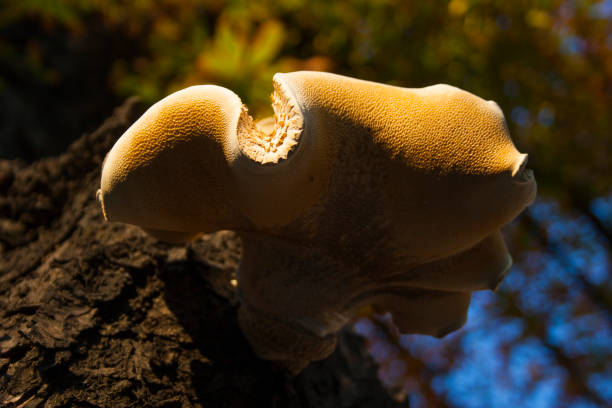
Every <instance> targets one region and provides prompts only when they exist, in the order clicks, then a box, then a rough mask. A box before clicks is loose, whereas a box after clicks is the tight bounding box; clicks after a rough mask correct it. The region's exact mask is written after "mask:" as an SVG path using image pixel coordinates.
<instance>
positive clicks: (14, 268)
mask: <svg viewBox="0 0 612 408" xmlns="http://www.w3.org/2000/svg"><path fill="white" fill-rule="evenodd" d="M141 113H142V107H141V106H140V105H139V104H138V103H137V102H136V101H135V100H130V101H127V102H126V103H125V104H124V105H123V106H122V107H121V108H119V109H117V111H116V112H115V114H114V115H113V116H112V117H111V118H109V119H108V120H107V121H106V122H105V123H104V124H103V125H102V126H101V127H100V128H99V129H98V130H96V131H95V132H93V133H92V134H90V135H86V136H84V137H83V138H81V139H80V140H78V141H77V142H75V143H74V144H73V145H72V146H71V147H70V148H69V149H68V151H67V152H65V153H64V154H62V155H61V156H59V157H55V158H49V159H43V160H40V161H38V162H35V163H33V164H31V165H25V164H23V163H21V162H18V161H0V406H7V407H31V408H33V407H132V406H133V407H192V406H205V407H255V406H261V407H398V406H400V404H399V403H397V402H395V401H393V400H392V399H391V398H390V397H389V396H388V395H387V393H386V392H385V390H384V389H383V387H382V385H381V384H380V382H379V380H378V379H377V377H376V367H375V365H374V363H373V362H372V359H371V358H370V357H369V356H368V355H367V352H366V351H365V348H364V344H363V342H362V341H361V339H360V338H359V337H357V336H356V335H355V334H353V333H351V332H350V331H349V330H345V331H344V332H343V333H342V335H341V336H340V339H339V345H338V349H337V350H336V352H335V353H334V354H333V355H332V356H331V357H330V358H328V359H326V360H324V361H320V362H317V363H314V364H312V365H311V366H310V367H308V368H307V369H306V370H304V371H303V372H302V373H301V374H300V375H299V376H297V377H295V378H293V377H291V376H289V375H288V374H286V373H285V372H284V371H282V370H281V369H280V368H279V367H277V366H275V365H274V364H272V363H269V362H266V361H262V360H259V359H258V358H256V357H255V356H254V355H253V353H252V351H251V349H250V347H249V345H248V343H247V342H246V340H245V338H244V337H243V335H242V333H241V332H240V330H239V328H238V325H237V323H236V300H235V289H234V287H233V286H232V284H231V280H232V279H233V277H234V276H235V270H236V266H237V263H238V261H239V258H240V241H239V240H238V238H237V237H236V236H235V235H234V234H233V233H231V232H227V231H225V232H219V233H216V234H211V235H206V236H204V237H202V238H200V239H198V240H196V241H195V242H193V243H191V244H189V245H187V246H170V245H166V244H162V243H159V242H156V241H155V240H153V239H152V238H150V237H148V236H147V235H145V234H144V233H143V232H142V231H141V230H140V229H138V228H136V227H133V226H128V225H123V224H114V223H106V222H104V220H103V218H102V213H101V210H100V208H99V205H98V203H97V201H96V199H95V192H96V189H97V188H98V185H99V178H100V168H101V164H102V160H103V158H104V155H105V154H106V152H107V151H108V150H109V149H110V148H111V146H112V145H113V143H114V142H115V141H116V140H117V138H118V137H119V136H120V135H121V134H122V133H123V131H124V130H125V129H126V128H127V127H128V126H129V125H130V124H131V123H132V122H133V121H134V120H135V119H136V118H137V117H138V116H139V115H140V114H141ZM177 182H179V180H177ZM401 406H403V405H401Z"/></svg>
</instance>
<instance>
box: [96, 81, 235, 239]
mask: <svg viewBox="0 0 612 408" xmlns="http://www.w3.org/2000/svg"><path fill="white" fill-rule="evenodd" d="M241 109H242V103H241V101H240V98H239V97H238V96H237V95H236V94H234V93H233V92H231V91H229V90H227V89H225V88H221V87H218V86H213V85H201V86H192V87H189V88H186V89H183V90H181V91H178V92H176V93H173V94H172V95H170V96H168V97H166V98H164V99H162V100H161V101H159V102H158V103H156V104H155V105H153V106H152V107H151V108H149V109H148V110H147V111H146V112H145V113H144V115H143V116H142V117H140V118H139V119H138V120H137V121H136V122H135V123H134V124H133V125H132V126H131V127H130V128H129V129H128V130H127V131H126V132H125V133H124V134H123V136H121V138H120V139H119V140H118V141H117V143H116V144H115V145H114V146H113V148H112V149H111V151H110V152H109V153H108V154H107V156H106V159H105V161H104V164H103V166H102V178H101V182H100V190H99V192H98V199H99V200H100V203H101V205H102V209H103V212H104V216H105V218H106V219H107V220H109V221H119V222H125V223H130V224H135V225H139V226H141V227H143V228H146V229H148V230H150V231H152V232H153V231H157V233H158V235H160V236H162V235H164V236H170V232H174V234H173V237H172V238H170V240H171V241H172V240H173V238H177V240H180V239H179V238H180V237H179V235H180V234H176V233H177V232H180V233H187V234H185V237H190V236H192V235H193V233H197V232H213V231H217V230H219V229H222V228H228V227H230V228H231V227H238V226H239V225H240V224H241V219H242V217H241V215H240V214H239V213H238V212H237V211H236V210H235V209H234V208H232V203H233V202H235V198H234V197H235V188H234V187H233V184H234V183H235V182H234V181H233V180H232V179H233V176H232V174H231V171H230V169H229V167H228V164H227V158H228V157H233V156H236V155H238V154H239V149H238V146H237V145H236V143H235V134H236V123H237V122H238V118H239V116H240V114H241ZM164 231H166V232H167V233H164ZM153 234H155V232H153Z"/></svg>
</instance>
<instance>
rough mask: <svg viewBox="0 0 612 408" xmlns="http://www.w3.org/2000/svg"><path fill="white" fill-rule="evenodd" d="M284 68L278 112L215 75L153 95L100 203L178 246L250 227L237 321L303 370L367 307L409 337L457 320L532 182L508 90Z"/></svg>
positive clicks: (500, 263) (269, 351) (498, 253)
mask: <svg viewBox="0 0 612 408" xmlns="http://www.w3.org/2000/svg"><path fill="white" fill-rule="evenodd" d="M273 82H274V93H273V95H272V100H273V109H274V120H272V119H265V120H263V121H260V122H255V121H254V120H253V119H252V118H251V117H250V116H249V114H248V111H247V108H246V107H245V106H244V105H243V104H242V102H241V100H240V98H239V97H238V96H237V95H236V94H234V93H233V92H232V91H230V90H227V89H225V88H221V87H218V86H213V85H200V86H193V87H189V88H186V89H183V90H181V91H178V92H176V93H174V94H172V95H170V96H168V97H166V98H164V99H162V100H161V101H159V102H158V103H156V104H155V105H153V106H152V107H151V108H150V109H149V110H148V111H147V112H146V113H145V114H144V115H143V116H142V117H141V118H140V119H138V120H137V121H136V122H135V123H134V124H133V125H132V126H131V127H130V128H129V129H128V130H127V131H126V132H125V134H124V135H123V136H122V137H121V138H120V139H119V140H118V141H117V143H116V144H115V146H114V147H113V148H112V150H111V151H110V152H109V154H108V155H107V157H106V159H105V162H104V164H103V170H102V178H101V188H100V190H99V191H98V199H99V201H100V203H101V205H102V210H103V212H104V217H105V218H106V219H107V220H109V221H119V222H124V223H129V224H135V225H138V226H140V227H142V228H143V229H144V230H145V231H146V232H148V233H149V234H151V235H153V236H155V237H157V238H159V239H161V240H164V241H170V242H185V241H188V240H190V239H192V238H193V237H195V236H196V235H198V234H199V233H202V232H204V233H206V232H214V231H217V230H221V229H231V230H235V231H237V233H238V234H239V235H240V237H241V239H242V241H243V247H244V253H243V258H242V260H241V264H240V267H239V270H238V277H237V279H238V293H239V297H240V300H241V305H240V309H239V312H238V319H239V323H240V327H241V328H242V330H243V332H244V334H245V335H246V337H247V338H248V340H249V342H250V344H251V345H252V347H253V349H254V351H255V352H256V353H257V354H258V355H259V356H260V357H262V358H264V359H268V360H275V361H279V362H281V363H282V364H284V365H285V366H286V367H288V368H289V369H290V370H291V371H293V372H299V371H300V370H301V369H302V368H304V367H305V366H306V365H307V364H308V363H309V362H311V361H313V360H318V359H322V358H324V357H326V356H327V355H329V354H330V353H331V352H332V351H333V349H334V347H335V342H336V337H335V336H336V333H337V332H338V330H339V329H340V328H341V327H342V326H343V325H345V324H346V323H347V322H349V321H350V320H351V318H352V317H353V316H355V314H356V313H357V311H358V310H360V309H361V308H363V307H366V306H372V307H373V309H374V310H376V311H381V312H390V313H391V315H392V318H393V321H394V323H395V324H396V325H397V327H398V328H399V330H400V331H401V332H402V333H424V334H429V335H433V336H444V335H445V334H447V333H449V332H451V331H453V330H455V329H457V328H459V327H461V326H462V325H463V324H464V322H465V320H466V313H467V309H468V305H469V303H470V296H471V292H472V291H476V290H482V289H495V288H496V287H497V285H498V284H499V282H500V281H501V280H502V279H503V277H504V276H505V274H506V273H507V272H508V270H509V268H510V265H511V263H512V260H511V258H510V256H509V254H508V250H507V248H506V245H505V243H504V241H503V239H502V236H501V233H500V228H501V227H502V226H504V225H505V224H507V223H508V222H510V221H511V220H512V219H513V218H515V217H516V216H517V215H518V214H519V213H520V212H521V211H522V210H523V209H524V208H525V207H526V206H528V205H529V204H531V203H532V202H533V200H534V198H535V194H536V183H535V179H534V177H533V173H532V171H531V170H529V169H527V168H526V162H527V155H526V154H521V153H519V152H518V151H517V149H516V148H515V146H514V145H513V143H512V140H511V139H510V136H509V133H508V129H507V125H506V123H505V120H504V116H503V113H502V112H501V110H500V108H499V107H498V106H497V104H496V103H495V102H493V101H488V102H487V101H485V100H483V99H481V98H479V97H477V96H475V95H473V94H471V93H469V92H466V91H463V90H460V89H458V88H455V87H452V86H448V85H434V86H429V87H426V88H421V89H409V88H400V87H395V86H390V85H384V84H379V83H374V82H368V81H363V80H358V79H353V78H349V77H344V76H340V75H335V74H330V73H323V72H292V73H285V74H276V75H275V76H274V80H273Z"/></svg>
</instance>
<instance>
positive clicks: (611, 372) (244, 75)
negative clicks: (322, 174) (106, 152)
mask: <svg viewBox="0 0 612 408" xmlns="http://www.w3.org/2000/svg"><path fill="white" fill-rule="evenodd" d="M0 4H1V6H0V7H1V8H0V158H8V159H20V160H24V161H33V160H36V159H38V158H41V157H45V156H51V155H55V154H58V153H59V152H61V151H62V150H64V149H65V148H66V146H67V145H68V144H69V143H70V142H71V141H72V140H74V139H76V138H78V137H79V136H81V135H82V134H83V133H84V132H88V131H91V130H93V129H95V128H96V127H98V126H99V125H100V123H101V121H102V120H104V118H106V117H107V116H109V115H110V113H111V112H112V109H113V107H115V106H116V105H118V104H120V103H121V102H122V101H123V100H124V99H125V98H126V97H128V96H131V95H138V96H140V97H141V98H142V99H143V100H144V101H145V102H147V103H153V102H155V101H157V100H158V99H160V98H162V97H164V96H165V95H167V94H169V93H171V92H173V91H176V90H178V89H180V88H183V87H186V86H188V85H193V84H203V83H214V84H218V85H222V86H225V87H228V88H230V89H232V90H233V91H235V92H236V93H237V94H238V95H240V97H241V98H242V100H243V102H245V103H246V104H247V105H248V106H249V108H250V110H251V113H252V114H254V116H255V117H264V116H267V115H269V114H271V113H272V110H271V108H270V107H269V98H270V94H271V92H272V82H271V77H272V75H273V74H274V73H275V72H283V71H294V70H300V69H309V70H324V71H331V72H336V73H339V74H345V75H349V76H353V77H358V78H363V79H369V80H373V81H378V82H385V83H390V84H394V85H399V86H405V87H422V86H427V85H431V84H435V83H448V84H451V85H455V86H458V87H461V88H464V89H466V90H468V91H470V92H473V93H475V94H477V95H479V96H481V97H483V98H485V99H493V100H495V101H497V102H498V103H499V105H500V106H501V107H502V109H503V111H504V112H505V115H506V118H507V120H508V125H509V127H510V130H511V133H512V135H513V138H514V140H515V143H516V145H517V146H518V148H519V150H521V151H522V152H527V153H529V156H530V167H531V168H533V169H534V171H535V174H536V178H537V181H538V186H539V198H538V201H537V202H536V204H534V205H533V206H532V207H531V208H530V209H529V210H527V211H526V212H525V213H524V215H522V216H521V217H520V218H519V219H517V220H516V221H515V222H514V223H513V224H512V225H510V226H509V227H507V228H506V230H505V231H504V232H505V235H506V238H507V241H508V243H509V246H510V248H511V253H512V254H513V257H514V259H515V266H514V267H513V270H512V272H511V274H510V275H509V276H508V278H507V279H506V280H505V281H504V283H503V284H502V285H501V287H500V288H499V290H498V292H497V293H496V294H493V293H490V292H482V293H477V294H476V295H475V296H474V298H473V301H472V306H471V308H470V316H469V320H468V323H467V325H466V326H465V327H464V328H463V329H461V330H460V331H458V332H456V333H454V334H451V335H449V336H447V337H445V338H444V339H443V340H436V339H432V338H429V337H425V336H415V335H411V336H399V335H398V333H397V332H396V331H395V330H394V328H393V327H392V326H391V325H390V323H389V319H388V318H387V317H385V316H364V317H363V318H361V319H360V320H358V321H357V323H356V324H355V330H356V331H357V332H359V333H361V334H363V335H364V336H366V337H367V339H368V345H369V347H370V349H371V351H372V353H373V355H374V357H375V358H376V360H377V361H378V362H379V364H380V376H381V378H382V379H383V380H384V382H385V383H386V384H387V385H388V387H389V390H390V392H391V393H393V395H395V396H396V397H397V398H407V399H409V400H410V402H411V404H412V406H414V407H420V406H436V407H444V406H453V407H454V406H457V407H513V408H514V407H517V406H518V407H565V406H571V407H600V406H612V331H611V329H612V282H611V279H610V278H611V269H612V252H611V244H612V172H611V169H612V167H611V166H610V160H611V159H612V126H611V125H612V108H611V105H612V104H611V102H612V1H611V0H604V1H595V0H592V1H591V0H532V1H524V0H513V1H508V0H452V1H416V0H415V1H406V0H368V1H365V0H363V1H362V0H345V1H335V2H333V1H329V0H308V1H306V0H282V1H241V0H236V1H222V0H209V1H206V0H158V1H153V0H134V1H128V2H126V1H122V0H63V1H60V0H57V1H54V0H19V1H2V2H0Z"/></svg>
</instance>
